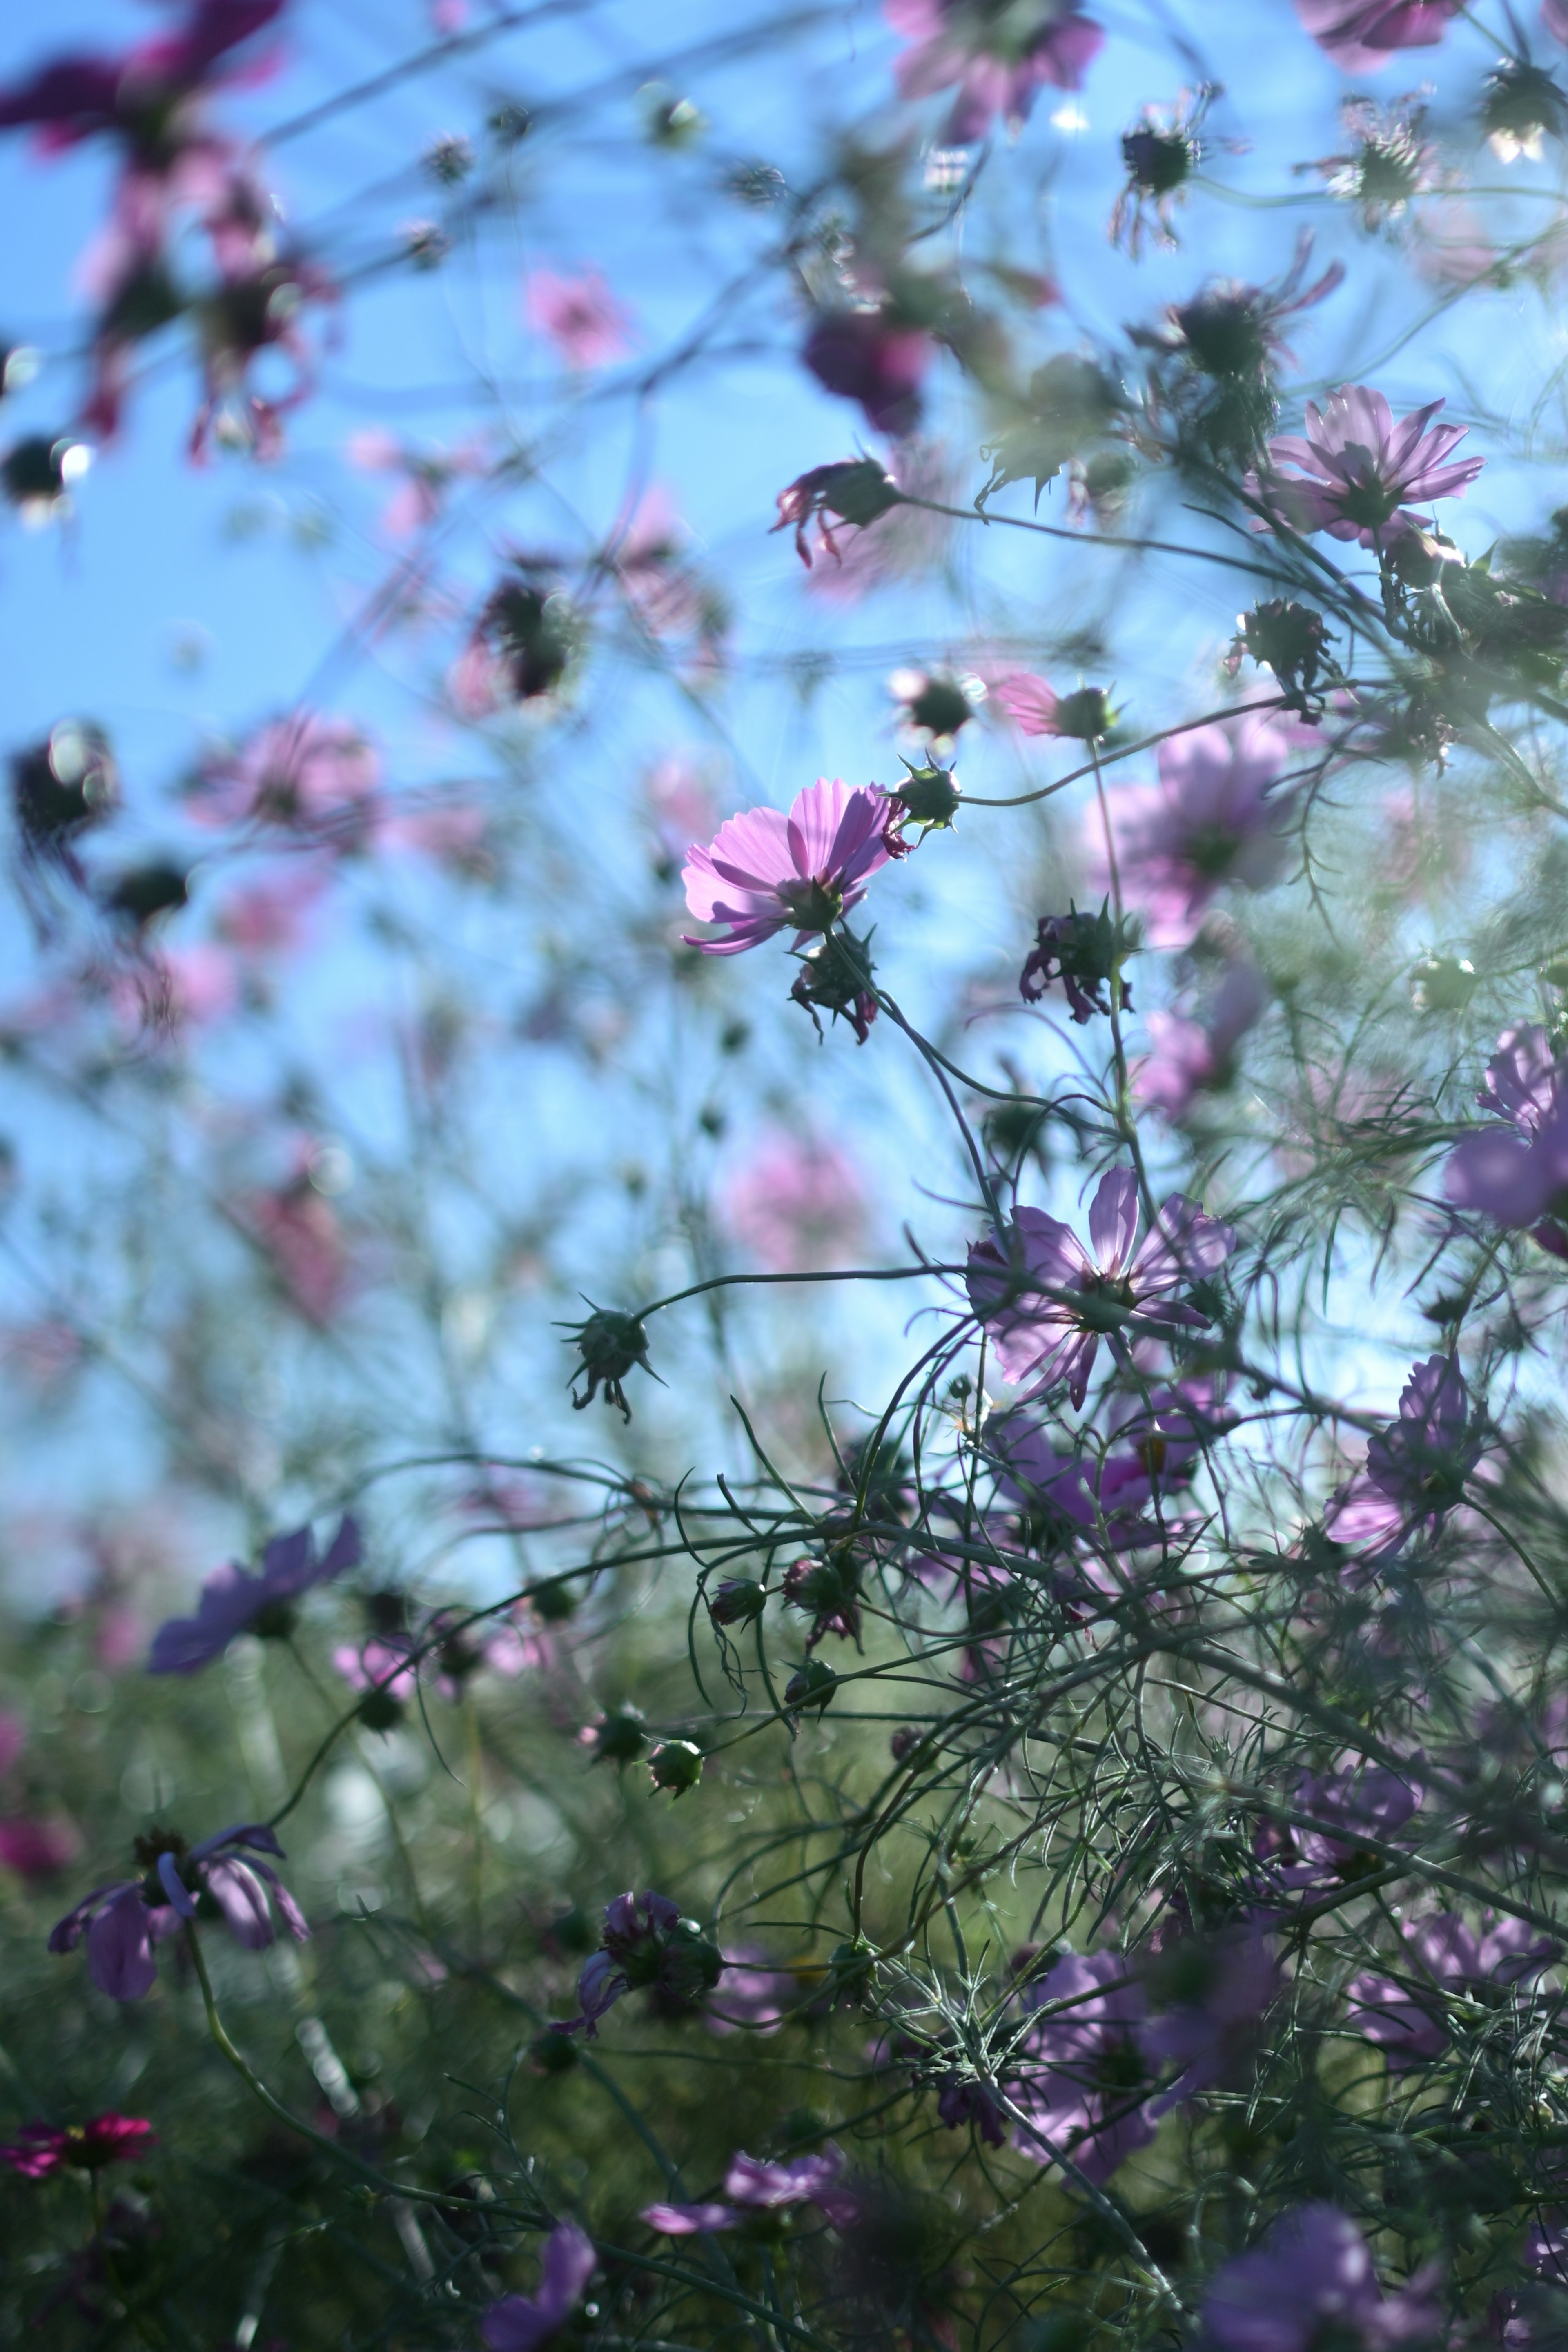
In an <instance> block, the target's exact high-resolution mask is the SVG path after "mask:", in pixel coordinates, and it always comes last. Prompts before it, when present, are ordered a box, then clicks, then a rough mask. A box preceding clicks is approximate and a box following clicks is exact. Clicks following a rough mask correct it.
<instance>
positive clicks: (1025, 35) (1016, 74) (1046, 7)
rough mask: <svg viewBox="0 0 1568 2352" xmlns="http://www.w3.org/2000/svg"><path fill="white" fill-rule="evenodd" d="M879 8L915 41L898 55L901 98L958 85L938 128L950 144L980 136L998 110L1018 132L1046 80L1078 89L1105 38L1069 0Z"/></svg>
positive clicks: (901, 1) (933, 2)
mask: <svg viewBox="0 0 1568 2352" xmlns="http://www.w3.org/2000/svg"><path fill="white" fill-rule="evenodd" d="M882 13H883V15H884V16H886V17H887V20H888V22H889V25H890V26H892V28H893V30H894V32H896V33H901V34H902V35H903V37H904V38H905V39H906V40H907V41H910V42H912V43H913V44H914V47H912V48H910V49H906V51H905V52H904V54H903V56H902V57H901V58H900V59H899V63H898V68H897V71H898V84H899V95H900V98H930V97H931V95H932V94H933V92H935V91H937V90H939V89H952V88H953V87H954V85H955V84H956V86H957V91H958V95H957V97H956V98H955V99H954V100H953V104H952V113H951V114H950V115H949V117H948V119H947V125H946V129H945V131H944V134H943V135H944V137H945V138H946V139H947V140H948V141H949V142H951V143H952V145H954V146H966V145H968V144H969V143H970V142H972V141H973V140H976V139H984V136H985V134H986V132H987V131H989V129H990V127H991V125H992V122H993V121H994V120H995V118H996V116H997V115H1001V116H1002V118H1003V119H1004V121H1005V122H1006V124H1007V126H1008V128H1009V129H1010V130H1014V131H1016V129H1017V128H1018V126H1019V125H1020V124H1021V123H1023V122H1026V121H1027V120H1028V117H1029V113H1030V110H1031V109H1032V108H1033V106H1034V103H1035V100H1036V99H1037V96H1038V95H1039V92H1040V90H1041V89H1043V88H1045V87H1046V86H1047V84H1048V85H1049V86H1050V87H1052V88H1053V89H1082V88H1083V78H1084V76H1085V74H1086V73H1087V72H1088V71H1089V67H1090V66H1091V65H1092V64H1093V62H1094V60H1095V58H1097V57H1098V56H1099V54H1100V48H1101V47H1102V45H1103V43H1104V40H1105V35H1104V32H1103V31H1102V30H1101V28H1100V26H1099V25H1097V24H1096V23H1095V22H1094V20H1093V18H1092V17H1089V16H1084V15H1082V14H1081V13H1080V11H1079V9H1078V8H1077V7H1076V6H1075V5H1073V0H1032V5H1026V6H1024V7H1011V8H1005V9H995V8H987V7H984V6H976V5H974V0H884V6H883V11H882Z"/></svg>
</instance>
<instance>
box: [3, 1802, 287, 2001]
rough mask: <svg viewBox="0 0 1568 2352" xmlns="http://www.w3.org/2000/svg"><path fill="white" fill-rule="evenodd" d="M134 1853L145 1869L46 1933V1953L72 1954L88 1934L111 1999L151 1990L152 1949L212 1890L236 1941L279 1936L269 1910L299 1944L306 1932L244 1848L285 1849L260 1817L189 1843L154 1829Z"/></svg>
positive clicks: (253, 1947)
mask: <svg viewBox="0 0 1568 2352" xmlns="http://www.w3.org/2000/svg"><path fill="white" fill-rule="evenodd" d="M132 1851H133V1852H134V1853H135V1856H136V1859H137V1861H138V1862H139V1863H141V1864H142V1866H143V1873H144V1874H143V1875H142V1877H140V1878H122V1879H120V1880H118V1881H116V1883H115V1884H114V1885H110V1886H95V1887H94V1888H93V1890H92V1893H91V1894H90V1895H85V1896H84V1897H83V1899H82V1900H81V1902H79V1904H78V1905H77V1906H76V1908H75V1910H74V1911H68V1912H67V1914H66V1916H65V1917H64V1918H63V1919H61V1920H60V1921H59V1922H58V1925H57V1926H56V1927H54V1928H53V1929H52V1930H51V1932H50V1936H49V1949H50V1951H51V1952H73V1951H75V1949H76V1948H77V1946H78V1945H79V1943H80V1941H81V1939H82V1937H83V1936H85V1937H87V1971H88V1974H89V1976H90V1977H91V1979H92V1980H93V1983H94V1984H95V1985H96V1986H97V1987H98V1989H99V1990H100V1992H106V1993H108V1995H109V1996H110V2000H141V1998H142V1994H143V1993H145V1992H150V1991H151V1990H152V1989H153V1979H155V1978H156V1976H157V1973H158V1965H157V1962H156V1961H155V1960H154V1958H153V1945H154V1944H161V1943H162V1942H163V1939H164V1937H168V1936H172V1935H174V1933H175V1931H176V1930H177V1928H178V1927H179V1926H180V1923H181V1921H182V1920H184V1919H194V1918H195V1916H196V1906H197V1903H198V1901H199V1899H200V1898H201V1897H202V1896H204V1895H210V1896H211V1898H212V1900H213V1901H214V1902H215V1903H216V1905H217V1907H218V1909H219V1911H220V1912H221V1913H222V1915H223V1919H224V1924H225V1926H226V1927H227V1928H228V1931H229V1933H230V1935H232V1936H233V1937H234V1940H235V1942H236V1943H237V1944H238V1945H240V1946H242V1947H243V1948H244V1949H245V1950H246V1951H247V1952H259V1951H261V1950H263V1949H264V1948H266V1946H267V1945H268V1944H271V1943H275V1942H276V1941H277V1936H278V1930H277V1927H275V1925H274V1924H273V1918H272V1913H273V1911H274V1910H276V1911H277V1913H278V1916H279V1918H280V1919H281V1920H282V1922H283V1924H284V1926H285V1927H287V1928H288V1930H289V1934H290V1935H291V1936H292V1937H295V1938H296V1940H297V1941H298V1942H300V1943H303V1942H305V1941H306V1940H307V1939H308V1937H309V1936H310V1928H309V1927H307V1926H306V1925H305V1915H304V1913H303V1912H302V1911H301V1910H300V1906H299V1905H298V1904H297V1903H296V1902H295V1900H294V1897H293V1896H292V1895H290V1894H289V1890H288V1888H287V1887H286V1886H285V1885H283V1882H282V1880H281V1879H280V1878H279V1875H278V1874H277V1872H276V1871H275V1870H273V1869H271V1868H269V1867H268V1864H266V1863H265V1862H256V1861H244V1860H242V1859H241V1853H247V1854H251V1855H255V1854H263V1853H271V1854H276V1855H277V1856H278V1858H279V1861H281V1860H282V1858H283V1849H282V1847H281V1846H280V1845H279V1843H278V1840H277V1838H276V1837H275V1836H274V1835H273V1833H272V1832H271V1831H270V1830H269V1829H268V1826H267V1824H266V1822H236V1823H235V1825H234V1826H233V1828H231V1829H226V1830H219V1831H218V1832H217V1833H216V1836H214V1837H209V1838H203V1839H202V1841H201V1843H199V1844H198V1845H193V1846H187V1845H186V1843H185V1842H184V1838H182V1837H178V1836H174V1835H173V1834H171V1833H170V1832H166V1831H162V1830H155V1831H154V1832H153V1834H152V1835H151V1836H150V1837H145V1838H138V1839H137V1840H136V1841H135V1843H134V1846H133V1848H132Z"/></svg>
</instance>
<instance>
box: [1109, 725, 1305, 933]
mask: <svg viewBox="0 0 1568 2352" xmlns="http://www.w3.org/2000/svg"><path fill="white" fill-rule="evenodd" d="M1312 740H1313V739H1312V736H1311V733H1310V730H1307V729H1306V728H1304V727H1302V726H1301V725H1300V722H1299V721H1298V720H1296V719H1289V718H1281V717H1279V716H1277V715H1276V714H1274V713H1272V712H1268V711H1247V712H1245V713H1242V714H1241V715H1239V716H1238V717H1237V718H1235V719H1221V720H1220V721H1219V722H1218V723H1217V724H1216V725H1215V726H1212V727H1194V728H1193V729H1191V730H1189V732H1187V733H1186V734H1184V735H1172V736H1169V737H1167V739H1166V740H1165V741H1164V742H1163V743H1162V744H1161V746H1160V751H1159V767H1160V781H1159V782H1158V783H1157V784H1120V785H1118V786H1117V787H1116V788H1115V789H1114V790H1113V791H1111V792H1110V793H1107V794H1106V804H1107V807H1108V810H1109V812H1110V844H1111V847H1112V849H1113V850H1114V852H1115V866H1116V879H1117V881H1118V882H1119V883H1120V885H1121V898H1122V899H1123V901H1124V902H1125V904H1126V907H1127V908H1128V910H1129V912H1131V911H1134V910H1135V911H1136V912H1138V913H1139V914H1141V915H1142V919H1143V935H1144V938H1145V939H1146V940H1147V941H1148V943H1149V945H1150V946H1151V947H1154V948H1184V947H1187V946H1188V945H1190V943H1191V941H1192V940H1193V938H1194V934H1195V932H1196V930H1197V928H1198V924H1199V922H1200V920H1201V919H1202V918H1203V915H1204V912H1205V908H1207V907H1208V905H1209V902H1210V900H1211V899H1212V898H1214V896H1215V892H1216V891H1217V890H1218V889H1219V888H1220V887H1221V886H1222V884H1225V883H1227V882H1237V883H1240V884H1241V885H1242V886H1243V887H1245V888H1247V889H1248V890H1261V889H1264V888H1266V887H1268V884H1269V883H1270V882H1273V881H1274V880H1276V879H1277V878H1278V877H1279V872H1280V869H1281V867H1282V866H1283V865H1284V863H1285V855H1286V845H1285V839H1284V834H1285V828H1286V826H1287V825H1288V824H1289V819H1290V815H1291V811H1292V806H1293V802H1292V798H1291V794H1290V793H1289V791H1285V792H1276V790H1275V789H1274V787H1275V786H1276V784H1277V783H1278V782H1279V777H1280V775H1281V773H1282V772H1283V771H1284V769H1285V767H1286V766H1287V764H1288V762H1289V760H1290V758H1291V756H1292V754H1293V753H1295V752H1297V751H1301V750H1304V749H1305V748H1306V747H1307V746H1308V745H1309V744H1310V743H1311V741H1312ZM1086 846H1087V848H1088V852H1089V866H1090V869H1091V879H1092V882H1093V885H1094V887H1095V888H1096V889H1097V890H1110V887H1111V871H1110V867H1111V860H1110V856H1108V855H1107V849H1106V843H1105V835H1104V827H1103V824H1102V822H1101V820H1100V815H1099V813H1098V811H1096V812H1094V813H1093V814H1091V816H1090V819H1089V827H1088V833H1087V841H1086Z"/></svg>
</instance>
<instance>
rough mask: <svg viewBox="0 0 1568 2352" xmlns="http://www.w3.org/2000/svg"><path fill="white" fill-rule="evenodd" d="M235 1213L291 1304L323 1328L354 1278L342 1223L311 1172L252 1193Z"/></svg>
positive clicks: (350, 1291) (338, 1308)
mask: <svg viewBox="0 0 1568 2352" xmlns="http://www.w3.org/2000/svg"><path fill="white" fill-rule="evenodd" d="M237 1215H238V1217H239V1219H240V1222H241V1223H243V1224H245V1225H247V1226H248V1227H249V1229H250V1231H251V1233H252V1234H254V1236H255V1238H256V1240H257V1242H258V1244H259V1245H260V1247H261V1248H262V1249H263V1250H264V1251H265V1253H266V1255H267V1256H268V1258H269V1259H270V1261H271V1265H272V1271H273V1273H274V1275H275V1276H277V1279H278V1282H279V1286H281V1288H282V1289H283V1290H284V1292H285V1293H286V1294H287V1296H288V1297H289V1302H290V1304H291V1305H292V1306H293V1307H295V1308H297V1310H298V1311H299V1313H300V1314H301V1315H302V1316H303V1317H304V1318H305V1320H306V1322H307V1323H313V1324H315V1325H316V1327H317V1328H318V1329H323V1330H324V1329H325V1328H326V1327H327V1325H328V1324H329V1323H331V1321H332V1320H333V1319H334V1318H335V1317H336V1316H337V1315H338V1314H339V1313H340V1312H341V1310H342V1308H343V1307H346V1306H347V1304H348V1302H349V1299H350V1297H351V1296H352V1295H353V1289H354V1285H355V1278H356V1277H355V1269H354V1264H353V1255H352V1254H351V1251H350V1248H349V1244H348V1240H347V1237H346V1235H345V1234H344V1232H343V1227H342V1219H341V1218H340V1217H339V1215H338V1213H337V1211H336V1209H335V1208H334V1207H333V1206H332V1203H331V1201H329V1200H328V1199H327V1198H326V1197H325V1195H324V1194H323V1193H322V1192H320V1191H319V1190H318V1189H317V1187H316V1185H315V1184H314V1183H313V1182H312V1181H311V1177H310V1171H309V1170H308V1169H304V1170H301V1171H300V1174H299V1175H297V1176H294V1177H291V1178H290V1179H289V1181H288V1182H287V1183H286V1184H279V1185H278V1186H276V1187H275V1188H274V1189H273V1190H272V1191H270V1192H255V1193H252V1194H250V1195H249V1196H248V1197H247V1198H246V1199H244V1200H243V1201H241V1202H237Z"/></svg>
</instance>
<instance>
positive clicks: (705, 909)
mask: <svg viewBox="0 0 1568 2352" xmlns="http://www.w3.org/2000/svg"><path fill="white" fill-rule="evenodd" d="M888 813H889V801H888V795H887V794H886V793H884V792H883V791H882V789H881V787H880V786H879V785H878V784H862V785H858V786H857V787H856V788H855V789H854V790H853V791H851V790H850V788H849V786H848V785H847V784H846V783H844V782H840V781H839V780H838V779H837V778H834V779H833V780H832V781H829V779H828V778H827V777H826V776H820V777H818V779H817V781H816V783H815V784H808V785H807V786H806V788H805V791H804V792H803V793H798V794H797V795H796V797H795V803H794V805H793V807H792V808H791V810H790V813H789V814H788V816H787V817H786V816H784V815H782V814H780V812H779V811H778V810H777V809H768V808H757V809H748V810H746V812H745V813H744V814H743V815H742V816H732V817H729V818H727V819H726V821H725V822H724V824H721V826H720V828H719V830H718V833H717V834H716V835H714V837H713V839H712V841H711V842H710V844H709V845H708V847H707V848H706V849H699V848H696V847H693V849H692V850H691V852H690V854H689V857H688V859H687V862H686V865H685V866H684V867H683V868H682V871H681V877H680V878H681V880H682V881H683V882H684V883H685V885H686V903H687V905H688V906H689V908H690V909H691V912H692V913H693V915H695V916H696V918H697V919H698V921H699V922H700V923H722V924H725V925H727V927H728V929H727V930H726V933H725V936H724V937H723V938H722V939H717V940H694V939H689V938H688V939H686V940H685V942H684V943H685V945H686V946H687V947H689V948H700V950H701V951H702V953H703V954H704V955H742V954H743V953H744V952H745V950H747V949H748V948H754V947H759V946H760V945H761V944H762V942H763V940H770V939H772V938H773V934H774V932H775V931H782V930H787V929H790V928H791V926H793V927H794V929H795V946H796V948H800V947H803V946H804V945H805V941H806V940H809V939H811V938H813V937H814V936H815V935H816V933H817V932H819V931H826V930H827V929H830V928H831V926H832V925H833V924H835V923H836V922H837V921H838V919H839V918H840V917H841V916H843V915H847V913H848V911H849V909H850V908H851V907H855V906H858V904H859V902H860V900H861V899H862V898H864V897H865V895H866V890H865V884H866V881H867V878H868V877H869V876H870V875H872V874H875V873H876V871H877V869H878V867H879V866H885V865H886V864H887V862H888V858H889V849H888V844H887V838H886V835H887V824H888Z"/></svg>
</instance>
